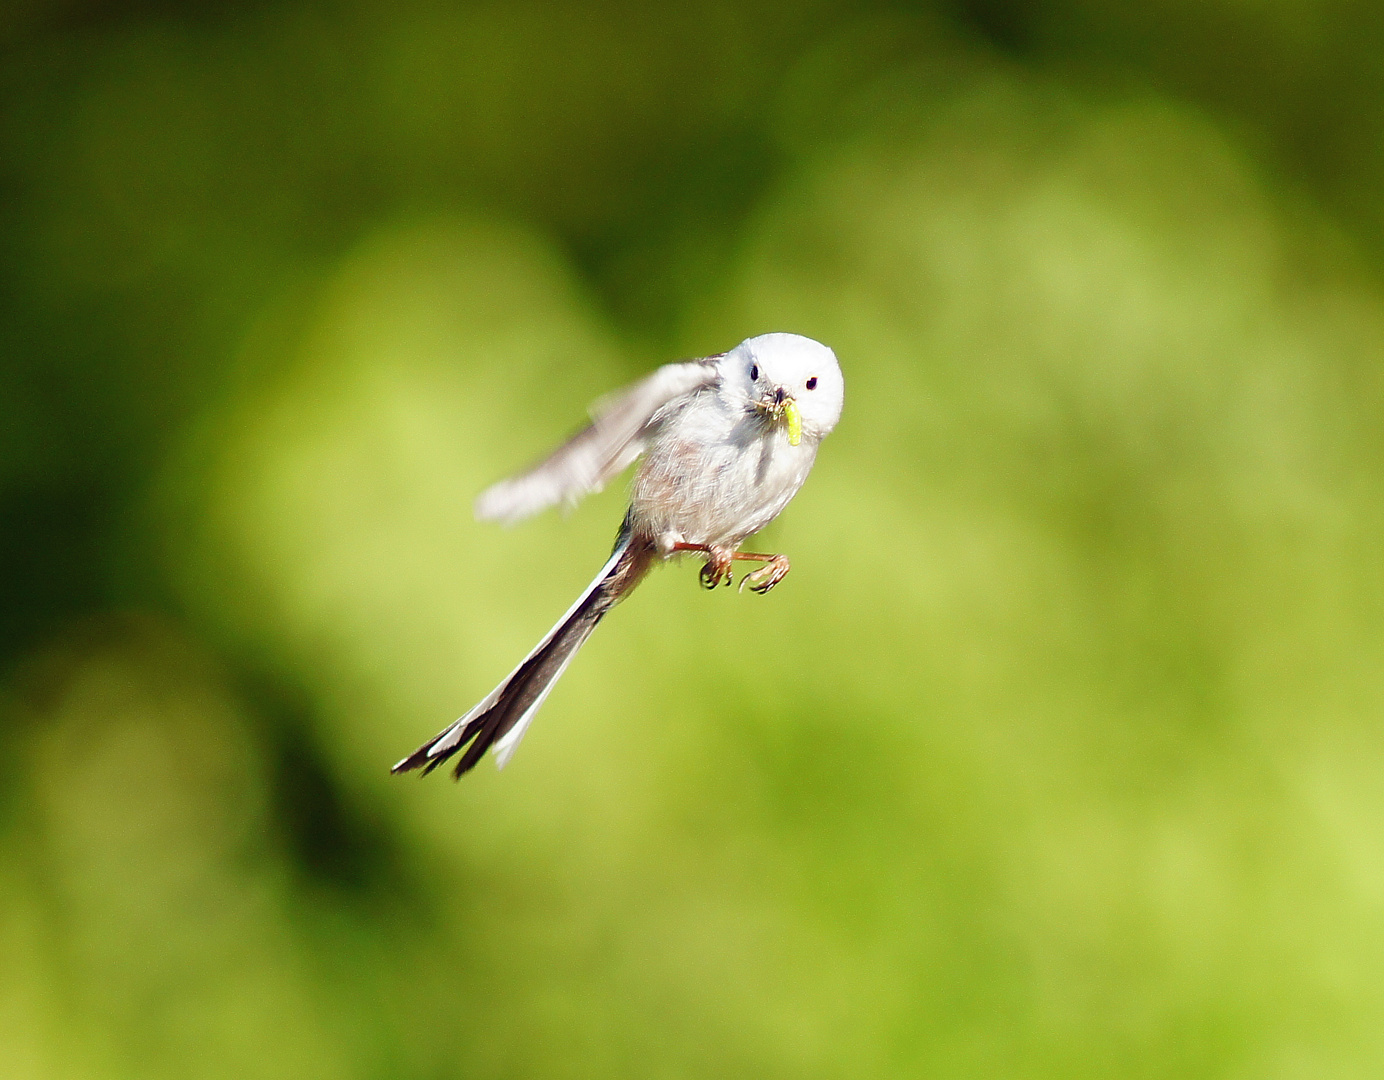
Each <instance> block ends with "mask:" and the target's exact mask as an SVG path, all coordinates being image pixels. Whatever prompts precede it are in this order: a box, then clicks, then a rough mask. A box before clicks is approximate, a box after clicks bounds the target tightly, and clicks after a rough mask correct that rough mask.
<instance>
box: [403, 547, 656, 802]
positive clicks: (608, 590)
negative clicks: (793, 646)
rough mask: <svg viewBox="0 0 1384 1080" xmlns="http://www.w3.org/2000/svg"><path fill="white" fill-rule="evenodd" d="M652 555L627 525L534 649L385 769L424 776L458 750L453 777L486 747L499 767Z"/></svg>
mask: <svg viewBox="0 0 1384 1080" xmlns="http://www.w3.org/2000/svg"><path fill="white" fill-rule="evenodd" d="M653 559H654V552H653V549H652V548H651V547H650V546H649V545H648V544H645V543H640V542H634V541H631V539H630V535H629V531H628V529H626V530H624V531H622V532H621V534H620V538H619V539H618V540H617V541H616V544H615V550H614V551H613V552H611V555H610V559H609V561H608V562H607V563H606V564H605V566H603V567H602V568H601V572H600V573H599V574H597V575H596V577H595V579H594V580H593V581H592V582H591V584H590V585H588V586H587V587H586V591H585V592H583V593H582V594H581V596H580V597H579V598H578V599H577V602H576V603H575V604H573V605H572V607H571V608H570V609H569V610H568V612H567V614H566V615H564V616H563V617H562V618H561V619H560V620H559V621H558V624H557V625H556V626H554V627H553V628H552V629H551V630H549V631H548V634H547V636H546V637H544V639H543V640H542V641H540V642H539V643H538V646H537V648H535V649H534V650H533V652H531V653H529V655H528V656H526V657H524V660H523V662H522V663H521V664H520V665H519V666H518V667H517V668H515V669H514V670H513V671H512V672H510V673H509V676H508V677H507V678H506V679H505V681H504V682H502V683H500V685H499V686H497V687H495V689H494V690H492V691H491V692H490V693H489V694H488V695H487V696H486V697H485V698H484V699H483V700H482V701H481V702H480V703H479V704H478V705H477V706H476V707H475V708H474V709H472V710H471V711H470V712H469V713H467V714H466V715H465V716H463V717H462V718H461V719H460V720H458V721H457V722H456V723H454V724H453V725H452V726H451V727H449V728H447V729H446V730H445V731H442V732H439V733H438V734H437V735H436V736H434V737H433V738H431V739H429V740H428V741H427V742H425V743H424V744H423V745H422V746H420V747H419V748H418V749H417V750H415V751H414V752H413V753H412V754H410V755H409V756H408V757H406V758H404V760H403V761H401V762H399V764H397V765H395V766H394V768H393V769H392V770H390V771H391V772H396V773H401V772H409V771H410V770H413V769H420V768H421V769H422V770H423V775H424V776H426V775H427V774H428V773H430V772H432V771H433V770H434V769H435V768H437V767H438V766H439V765H441V764H442V763H443V762H445V761H446V760H447V759H448V758H450V757H452V756H453V755H455V754H458V753H461V760H460V761H458V762H457V764H456V768H455V769H454V770H453V773H452V775H453V776H455V777H457V778H458V779H459V778H460V777H461V775H462V774H463V773H465V772H467V771H469V770H470V769H471V768H472V767H473V766H474V765H475V764H476V762H478V761H479V760H480V759H481V757H482V756H483V755H484V754H485V752H486V751H487V750H494V752H495V764H496V765H497V766H499V767H500V768H504V765H505V762H507V761H508V760H509V759H510V757H511V755H513V753H514V751H515V749H516V748H517V747H518V746H519V740H520V739H522V738H523V737H524V732H525V730H526V729H527V728H528V726H529V724H530V723H531V722H532V720H533V716H534V713H536V712H537V711H538V707H539V706H540V705H542V704H543V699H544V698H546V697H547V696H548V692H549V691H550V690H552V688H553V685H554V684H555V683H556V682H557V680H558V678H559V677H560V676H561V675H562V673H563V672H564V671H566V670H567V665H568V664H570V663H571V662H572V657H574V656H575V655H576V654H577V650H578V649H580V648H581V647H582V644H583V643H584V642H585V641H586V639H587V638H588V637H590V636H591V631H592V630H594V629H596V624H597V623H598V622H600V621H601V619H602V618H603V617H604V616H605V613H606V612H607V611H609V610H610V609H611V608H612V607H614V606H615V603H616V602H617V601H618V600H620V599H621V598H622V597H623V596H625V594H627V593H628V592H629V591H630V590H631V589H632V588H634V586H635V585H637V584H638V583H639V581H640V579H641V578H643V576H644V575H645V574H646V573H648V571H649V567H650V565H651V564H652V562H653ZM463 750H464V751H465V753H462V751H463Z"/></svg>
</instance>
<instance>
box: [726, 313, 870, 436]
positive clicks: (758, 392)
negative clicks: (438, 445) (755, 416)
mask: <svg viewBox="0 0 1384 1080" xmlns="http://www.w3.org/2000/svg"><path fill="white" fill-rule="evenodd" d="M719 367H720V369H721V381H722V385H723V386H724V387H725V389H726V391H727V392H728V393H729V394H730V395H732V396H733V397H735V398H736V399H739V400H742V401H744V402H745V403H746V404H747V406H748V407H749V408H751V409H755V410H757V411H760V412H764V413H769V414H772V415H774V416H776V417H781V418H783V419H784V421H785V423H786V425H787V427H788V431H789V440H790V441H791V442H793V443H796V442H797V441H798V439H799V437H800V435H806V436H807V437H808V438H810V439H813V440H817V439H821V438H824V437H825V436H826V435H827V434H828V433H830V431H831V429H832V428H834V427H835V426H836V422H837V421H838V420H840V419H841V407H842V404H843V403H844V401H845V395H846V384H845V381H844V380H843V379H842V378H841V367H840V365H839V364H837V362H836V354H835V353H834V352H832V351H831V350H830V349H828V348H827V347H826V346H825V345H823V344H822V343H821V342H819V341H813V340H812V339H811V338H809V337H803V336H802V335H800V334H760V335H759V336H758V337H752V338H747V339H746V340H745V341H742V342H741V343H740V344H739V345H737V346H736V347H735V348H733V349H731V351H730V352H728V353H726V354H725V355H724V356H723V357H722V358H721V360H720V361H719Z"/></svg>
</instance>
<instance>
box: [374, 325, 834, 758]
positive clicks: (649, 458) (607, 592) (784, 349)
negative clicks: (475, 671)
mask: <svg viewBox="0 0 1384 1080" xmlns="http://www.w3.org/2000/svg"><path fill="white" fill-rule="evenodd" d="M844 395H845V383H844V382H843V380H842V377H841V368H840V366H839V365H838V364H837V362H836V354H835V353H833V352H832V351H831V350H830V349H829V348H827V347H826V346H825V345H823V344H821V343H820V342H817V341H813V340H812V339H811V338H806V337H801V336H799V335H797V334H762V335H760V336H759V337H752V338H749V339H748V340H746V341H742V342H741V343H740V344H739V345H737V346H736V347H735V348H733V349H731V350H730V351H729V352H726V353H720V354H718V355H716V356H708V357H705V358H704V359H700V360H689V361H686V362H683V363H676V364H666V365H664V366H663V367H661V368H659V369H658V370H657V371H655V372H654V373H653V374H652V375H650V376H648V377H647V378H645V379H643V380H641V381H640V382H637V383H635V384H634V385H632V386H629V387H626V388H625V389H624V390H621V391H618V392H617V393H615V394H612V395H610V396H608V397H606V398H603V399H601V400H600V401H598V402H597V403H596V405H595V406H594V407H593V410H592V415H593V419H592V421H591V423H590V424H589V425H587V426H586V427H585V428H583V429H582V430H581V431H579V432H578V433H577V434H576V435H573V436H572V437H571V438H570V439H568V440H567V441H566V442H565V443H563V444H562V445H561V446H559V447H558V448H557V450H555V451H554V452H553V453H552V454H551V455H549V457H547V458H546V459H545V460H544V461H542V462H540V463H539V464H538V465H536V466H534V467H533V468H532V469H530V470H529V471H528V472H525V473H522V474H520V475H519V476H515V477H513V478H511V479H509V480H503V481H501V482H500V483H498V484H496V485H495V486H494V487H491V488H489V489H487V490H486V491H484V492H482V493H481V495H480V497H479V498H478V499H477V500H476V516H477V518H479V519H481V520H483V521H499V522H503V523H505V524H512V523H514V522H516V521H520V520H522V519H523V518H526V517H529V516H530V515H532V514H535V513H537V512H538V511H540V510H543V509H544V508H546V507H549V506H553V505H555V504H558V503H566V504H569V505H570V504H574V503H576V502H577V501H578V500H579V499H581V497H582V496H584V495H587V494H589V493H591V492H595V491H600V490H601V488H602V487H604V486H605V484H606V483H607V482H608V481H609V480H611V479H612V478H613V477H615V476H617V475H618V474H619V473H621V472H623V471H624V470H625V469H626V468H627V467H628V466H630V465H631V464H633V463H634V461H635V460H636V459H638V458H639V457H640V456H641V455H642V457H643V461H641V462H640V464H639V468H638V469H637V470H636V472H635V475H634V483H633V487H632V490H631V494H630V505H629V509H628V510H627V511H626V512H625V518H624V521H623V523H622V524H621V526H620V532H619V534H618V536H617V537H616V539H615V549H614V550H613V551H612V552H611V554H610V558H609V559H608V560H606V564H605V565H604V566H603V567H601V570H600V572H599V573H598V574H597V575H596V577H595V579H594V580H593V581H592V582H591V584H590V585H588V586H587V588H586V591H585V592H583V593H582V594H581V596H579V597H578V598H577V602H576V603H575V604H573V605H572V607H571V608H570V609H569V610H568V612H567V614H566V615H564V616H563V617H562V618H561V619H560V620H558V624H557V625H556V626H554V627H553V628H552V629H551V630H550V631H548V634H547V636H546V637H544V638H543V640H542V641H540V642H539V643H538V645H537V647H536V648H535V649H534V650H533V651H532V652H531V653H529V655H528V656H526V657H524V660H523V662H522V663H520V665H519V666H518V667H516V668H515V669H514V670H513V671H512V672H510V674H509V675H508V676H507V677H506V678H505V680H504V681H503V682H502V683H500V685H499V686H497V687H496V688H495V689H494V690H492V691H491V692H490V693H489V694H487V695H486V696H485V697H484V698H483V699H482V700H481V701H480V703H479V704H477V705H476V707H475V708H473V709H472V710H471V711H470V712H468V713H467V714H466V715H465V716H463V717H461V719H459V720H457V721H456V723H454V724H452V725H451V726H450V727H448V728H447V729H446V730H445V731H442V732H439V733H438V734H437V735H436V736H434V737H433V738H431V739H429V740H428V741H427V742H426V743H424V744H423V745H422V746H420V747H419V748H418V749H417V750H415V751H414V752H413V753H412V754H410V755H409V756H408V757H406V758H404V759H403V760H402V761H400V762H399V763H398V764H397V765H395V766H394V768H393V770H392V771H393V772H396V773H402V772H409V771H410V770H413V769H422V770H423V775H427V774H428V773H430V772H432V770H433V769H435V768H437V767H438V766H439V765H441V764H443V762H445V761H447V760H448V759H450V758H452V757H453V756H455V755H457V754H460V755H461V757H460V759H459V760H458V761H457V763H456V766H455V768H454V770H453V775H454V776H456V777H458V778H460V777H461V775H462V774H463V773H465V772H467V771H469V770H470V769H471V768H472V767H473V766H474V765H475V764H476V762H478V761H479V760H480V759H481V758H482V757H483V756H484V755H485V752H486V751H487V750H490V751H493V753H494V757H495V762H496V764H497V765H498V766H499V767H501V768H503V767H504V765H505V763H506V762H507V761H509V759H510V757H511V756H512V755H513V754H514V751H515V749H516V748H517V747H518V745H519V740H520V739H522V738H523V737H524V732H525V731H526V730H527V729H528V726H529V724H530V723H531V722H532V720H533V717H534V713H536V712H537V711H538V707H539V706H540V705H542V704H543V700H544V699H545V698H546V697H547V696H548V693H549V692H550V691H551V690H552V688H553V685H554V684H555V683H556V682H557V680H558V677H559V676H561V675H562V673H563V672H564V671H565V670H567V665H568V664H570V663H571V662H572V658H573V657H574V656H575V655H576V653H577V650H578V649H579V648H581V646H582V644H583V643H584V642H585V641H586V639H587V638H588V637H590V635H591V631H592V630H594V629H595V628H596V624H597V623H598V622H600V621H601V619H602V618H604V617H605V614H606V612H608V611H609V610H610V609H611V608H612V607H614V606H615V604H616V603H617V602H619V601H620V600H622V599H624V598H625V597H626V596H627V595H629V593H630V592H631V591H632V590H633V589H634V587H635V586H636V585H638V584H639V582H640V581H641V580H642V579H643V577H644V575H645V574H647V573H648V572H649V570H650V569H651V568H652V567H653V565H654V564H655V563H656V562H659V561H662V560H666V559H669V558H673V557H674V556H678V555H682V554H686V553H695V554H697V555H700V556H702V557H703V558H704V559H705V562H704V564H703V566H702V568H701V571H700V575H699V576H700V579H701V583H702V585H704V586H705V587H706V588H708V589H714V588H715V587H716V586H718V585H721V584H726V585H729V584H731V582H732V580H733V572H732V569H731V567H732V565H733V564H734V563H735V562H737V561H742V560H743V561H749V562H756V563H760V564H762V565H761V566H760V567H759V568H758V569H756V570H754V571H752V572H750V573H748V574H746V575H745V577H744V578H743V580H742V581H741V583H740V587H741V588H742V589H743V588H744V587H745V586H746V585H748V586H749V587H750V589H751V591H753V592H757V593H767V592H768V591H769V590H770V589H772V588H773V587H774V586H775V585H777V584H778V583H779V582H780V581H782V580H783V578H784V575H786V574H787V573H788V569H789V563H788V559H787V557H786V556H784V555H777V554H759V553H755V552H749V551H738V550H736V549H737V548H738V547H739V546H740V544H741V542H742V541H744V539H745V538H746V537H747V536H749V535H750V534H751V533H754V532H757V531H759V530H760V529H762V528H764V526H765V525H767V524H769V522H771V521H773V520H774V518H776V517H777V516H778V515H779V513H780V511H782V510H783V508H784V507H785V506H787V505H788V502H789V500H790V499H792V498H793V496H794V495H795V494H797V491H798V489H799V488H800V487H802V484H803V481H804V480H806V479H807V474H808V473H809V472H810V471H811V469H812V463H813V461H814V460H815V459H816V457H817V447H818V445H819V444H820V443H821V441H822V440H823V439H824V438H826V436H827V435H829V434H830V433H831V430H832V429H833V428H834V427H835V426H836V422H837V421H838V420H839V419H840V418H841V406H842V402H843V399H844Z"/></svg>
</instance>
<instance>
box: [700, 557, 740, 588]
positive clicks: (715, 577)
mask: <svg viewBox="0 0 1384 1080" xmlns="http://www.w3.org/2000/svg"><path fill="white" fill-rule="evenodd" d="M697 577H698V578H699V579H700V581H701V583H702V588H703V589H714V588H716V586H717V585H729V584H730V583H731V582H732V581H733V580H734V577H735V575H734V574H732V573H731V569H730V560H729V559H725V560H721V559H707V561H706V562H705V563H703V564H702V568H701V570H700V571H699V572H698V573H697Z"/></svg>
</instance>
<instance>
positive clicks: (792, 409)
mask: <svg viewBox="0 0 1384 1080" xmlns="http://www.w3.org/2000/svg"><path fill="white" fill-rule="evenodd" d="M783 418H784V419H785V420H786V421H788V445H789V446H797V445H798V443H800V442H802V441H803V418H802V414H801V413H800V412H798V403H797V402H796V401H794V400H793V399H792V398H789V399H788V400H787V401H785V402H784V403H783Z"/></svg>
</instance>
